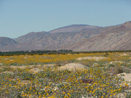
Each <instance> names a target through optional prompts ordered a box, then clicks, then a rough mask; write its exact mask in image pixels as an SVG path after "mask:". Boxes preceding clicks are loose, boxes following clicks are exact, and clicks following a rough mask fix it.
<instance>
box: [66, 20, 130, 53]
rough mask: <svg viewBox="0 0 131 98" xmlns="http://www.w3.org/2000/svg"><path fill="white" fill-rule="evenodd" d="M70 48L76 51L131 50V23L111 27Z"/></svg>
mask: <svg viewBox="0 0 131 98" xmlns="http://www.w3.org/2000/svg"><path fill="white" fill-rule="evenodd" d="M68 48H70V49H72V50H75V51H103V50H131V21H129V22H126V23H124V24H121V25H117V26H112V27H109V28H108V29H106V30H104V31H103V32H101V33H100V34H98V35H96V36H94V37H91V38H89V39H85V40H82V41H80V42H78V43H75V44H74V45H72V46H68Z"/></svg>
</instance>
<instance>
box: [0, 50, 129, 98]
mask: <svg viewBox="0 0 131 98" xmlns="http://www.w3.org/2000/svg"><path fill="white" fill-rule="evenodd" d="M68 63H76V64H78V63H79V64H82V65H83V66H85V69H83V70H79V71H78V70H75V71H71V70H68V68H67V69H66V70H59V68H60V67H61V66H65V64H68ZM120 73H128V74H130V73H131V52H112V53H110V52H109V53H76V54H43V55H19V56H0V98H131V92H130V91H131V82H130V81H126V80H125V79H124V78H121V77H120V76H122V75H124V74H120ZM118 74H119V76H118Z"/></svg>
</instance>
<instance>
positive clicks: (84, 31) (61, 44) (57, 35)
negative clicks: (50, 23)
mask: <svg viewBox="0 0 131 98" xmlns="http://www.w3.org/2000/svg"><path fill="white" fill-rule="evenodd" d="M59 49H71V50H74V51H103V50H131V21H128V22H125V23H123V24H120V25H115V26H108V27H99V26H90V25H83V24H80V25H79V24H75V25H69V26H65V27H60V28H57V29H54V30H51V31H49V32H45V31H42V32H30V33H28V34H26V35H23V36H20V37H18V38H15V39H11V38H5V37H4V38H3V37H0V51H5V50H6V51H20V50H59Z"/></svg>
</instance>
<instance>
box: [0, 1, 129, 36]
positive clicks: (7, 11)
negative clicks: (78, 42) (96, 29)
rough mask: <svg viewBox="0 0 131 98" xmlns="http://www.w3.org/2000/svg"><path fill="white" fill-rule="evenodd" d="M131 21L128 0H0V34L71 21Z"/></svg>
mask: <svg viewBox="0 0 131 98" xmlns="http://www.w3.org/2000/svg"><path fill="white" fill-rule="evenodd" d="M126 21H131V0H0V36H5V37H11V38H15V37H18V36H21V35H24V34H27V33H29V32H32V31H34V32H37V31H50V30H52V29H55V28H58V27H62V26H67V25H71V24H88V25H94V26H110V25H117V24H121V23H124V22H126Z"/></svg>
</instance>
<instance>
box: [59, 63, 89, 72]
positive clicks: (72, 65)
mask: <svg viewBox="0 0 131 98" xmlns="http://www.w3.org/2000/svg"><path fill="white" fill-rule="evenodd" d="M86 68H87V67H86V66H84V65H83V64H80V63H68V64H66V65H64V66H61V67H59V68H58V70H69V71H78V70H81V71H82V70H84V69H86Z"/></svg>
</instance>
